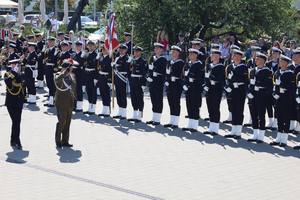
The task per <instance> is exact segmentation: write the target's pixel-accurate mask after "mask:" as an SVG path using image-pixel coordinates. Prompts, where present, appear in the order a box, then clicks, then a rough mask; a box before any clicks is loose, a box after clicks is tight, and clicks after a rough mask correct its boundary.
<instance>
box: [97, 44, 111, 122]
mask: <svg viewBox="0 0 300 200" xmlns="http://www.w3.org/2000/svg"><path fill="white" fill-rule="evenodd" d="M111 62H112V58H111V57H110V56H109V52H108V50H107V49H106V48H103V49H102V56H101V57H100V66H99V68H100V69H99V74H98V75H97V77H96V78H97V80H96V83H97V85H96V86H97V87H98V88H99V90H100V96H101V99H102V110H101V112H100V114H99V116H102V117H109V116H110V114H111V109H110V102H111V95H110V93H111V92H110V90H111V89H110V88H111V81H112V80H111V79H112V67H111Z"/></svg>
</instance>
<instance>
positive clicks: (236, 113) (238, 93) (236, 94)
mask: <svg viewBox="0 0 300 200" xmlns="http://www.w3.org/2000/svg"><path fill="white" fill-rule="evenodd" d="M230 96H231V108H232V125H243V121H244V106H245V100H246V89H245V88H244V87H240V88H236V89H233V90H232V92H231V95H230Z"/></svg>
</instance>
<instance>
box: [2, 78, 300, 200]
mask: <svg viewBox="0 0 300 200" xmlns="http://www.w3.org/2000/svg"><path fill="white" fill-rule="evenodd" d="M1 84H2V86H0V92H1V96H0V105H1V107H0V127H1V134H0V185H1V190H0V199H1V200H42V199H43V200H56V199H57V200H127V199H128V200H135V199H137V200H142V199H166V200H176V199H178V200H196V199H197V200H198V199H199V200H200V199H201V200H202V199H205V200H212V199H230V200H246V199H247V200H248V199H253V200H254V199H255V200H263V199H266V200H270V199H272V200H277V199H278V200H279V199H281V200H282V199H288V200H296V199H299V196H300V159H299V158H300V152H298V151H294V150H293V149H292V148H291V147H293V146H294V145H296V144H297V142H300V137H296V136H293V135H292V136H290V137H289V143H288V145H289V147H287V148H285V149H284V148H280V147H271V146H269V145H268V144H251V143H248V142H247V141H246V139H248V138H249V137H250V136H251V135H250V133H251V130H250V129H247V128H246V129H244V131H243V135H242V137H243V139H242V140H240V141H238V142H236V141H235V140H231V139H226V138H224V137H223V136H224V134H225V133H226V132H227V131H228V129H230V127H229V126H227V125H222V126H221V128H222V130H221V131H220V136H215V137H211V136H206V135H203V134H201V133H200V132H201V131H203V130H205V128H206V127H207V125H208V123H207V122H205V121H202V120H200V122H199V125H200V126H199V131H200V132H199V133H193V134H189V133H185V132H182V131H180V130H175V131H171V130H169V129H165V128H163V127H162V126H158V127H156V128H155V127H152V126H148V125H146V124H145V123H139V124H133V123H130V122H128V121H124V120H123V121H119V120H114V119H111V118H106V119H103V118H99V117H96V116H91V117H89V116H87V115H83V114H82V113H80V114H75V115H74V117H73V121H72V124H71V137H70V142H71V143H72V144H74V147H73V148H71V149H68V148H67V149H66V148H65V149H62V150H57V149H56V148H55V142H54V132H55V124H56V120H57V118H56V115H55V108H51V109H47V108H45V107H43V106H42V104H43V103H45V100H46V97H44V95H45V94H46V93H45V91H41V90H39V91H38V92H39V95H38V97H39V99H38V104H37V106H25V109H24V111H23V118H22V124H21V127H22V131H21V140H22V143H23V151H13V150H12V149H11V148H10V146H9V137H10V126H11V122H10V119H9V116H8V113H7V110H6V107H5V106H3V103H4V99H5V96H4V92H5V89H4V86H3V82H2V81H1ZM129 100H130V99H129ZM128 105H129V106H128V107H129V108H130V109H129V111H128V116H131V113H132V110H131V104H130V102H129V103H128ZM85 108H87V102H85ZM100 108H101V102H100V101H98V105H97V109H98V110H97V112H99V111H100ZM168 110H169V109H168V104H167V100H166V99H165V105H164V112H163V117H162V121H163V123H167V122H168ZM245 111H246V113H248V108H246V110H245ZM185 114H186V109H185V102H184V99H182V114H181V120H180V126H181V127H182V126H184V125H185V123H186V119H184V116H185ZM201 116H202V118H205V117H207V108H206V104H205V102H204V104H203V106H202V108H201ZM226 116H227V106H226V101H223V102H222V120H224V119H225V118H226ZM248 117H249V116H246V119H245V120H246V121H247V120H248ZM150 118H151V102H150V99H149V97H148V96H147V97H145V112H144V119H143V120H144V121H146V120H149V119H150ZM275 136H276V133H275V132H274V133H272V132H268V133H267V138H266V142H270V141H271V139H272V138H274V137H275Z"/></svg>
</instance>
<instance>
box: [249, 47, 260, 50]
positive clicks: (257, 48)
mask: <svg viewBox="0 0 300 200" xmlns="http://www.w3.org/2000/svg"><path fill="white" fill-rule="evenodd" d="M250 48H251V50H252V51H260V50H261V47H259V46H251V47H250Z"/></svg>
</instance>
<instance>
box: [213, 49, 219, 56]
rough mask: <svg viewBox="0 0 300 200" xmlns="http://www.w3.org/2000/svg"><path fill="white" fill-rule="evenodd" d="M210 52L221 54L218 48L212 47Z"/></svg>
mask: <svg viewBox="0 0 300 200" xmlns="http://www.w3.org/2000/svg"><path fill="white" fill-rule="evenodd" d="M210 54H219V55H221V51H220V50H219V49H212V50H211V51H210Z"/></svg>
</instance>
